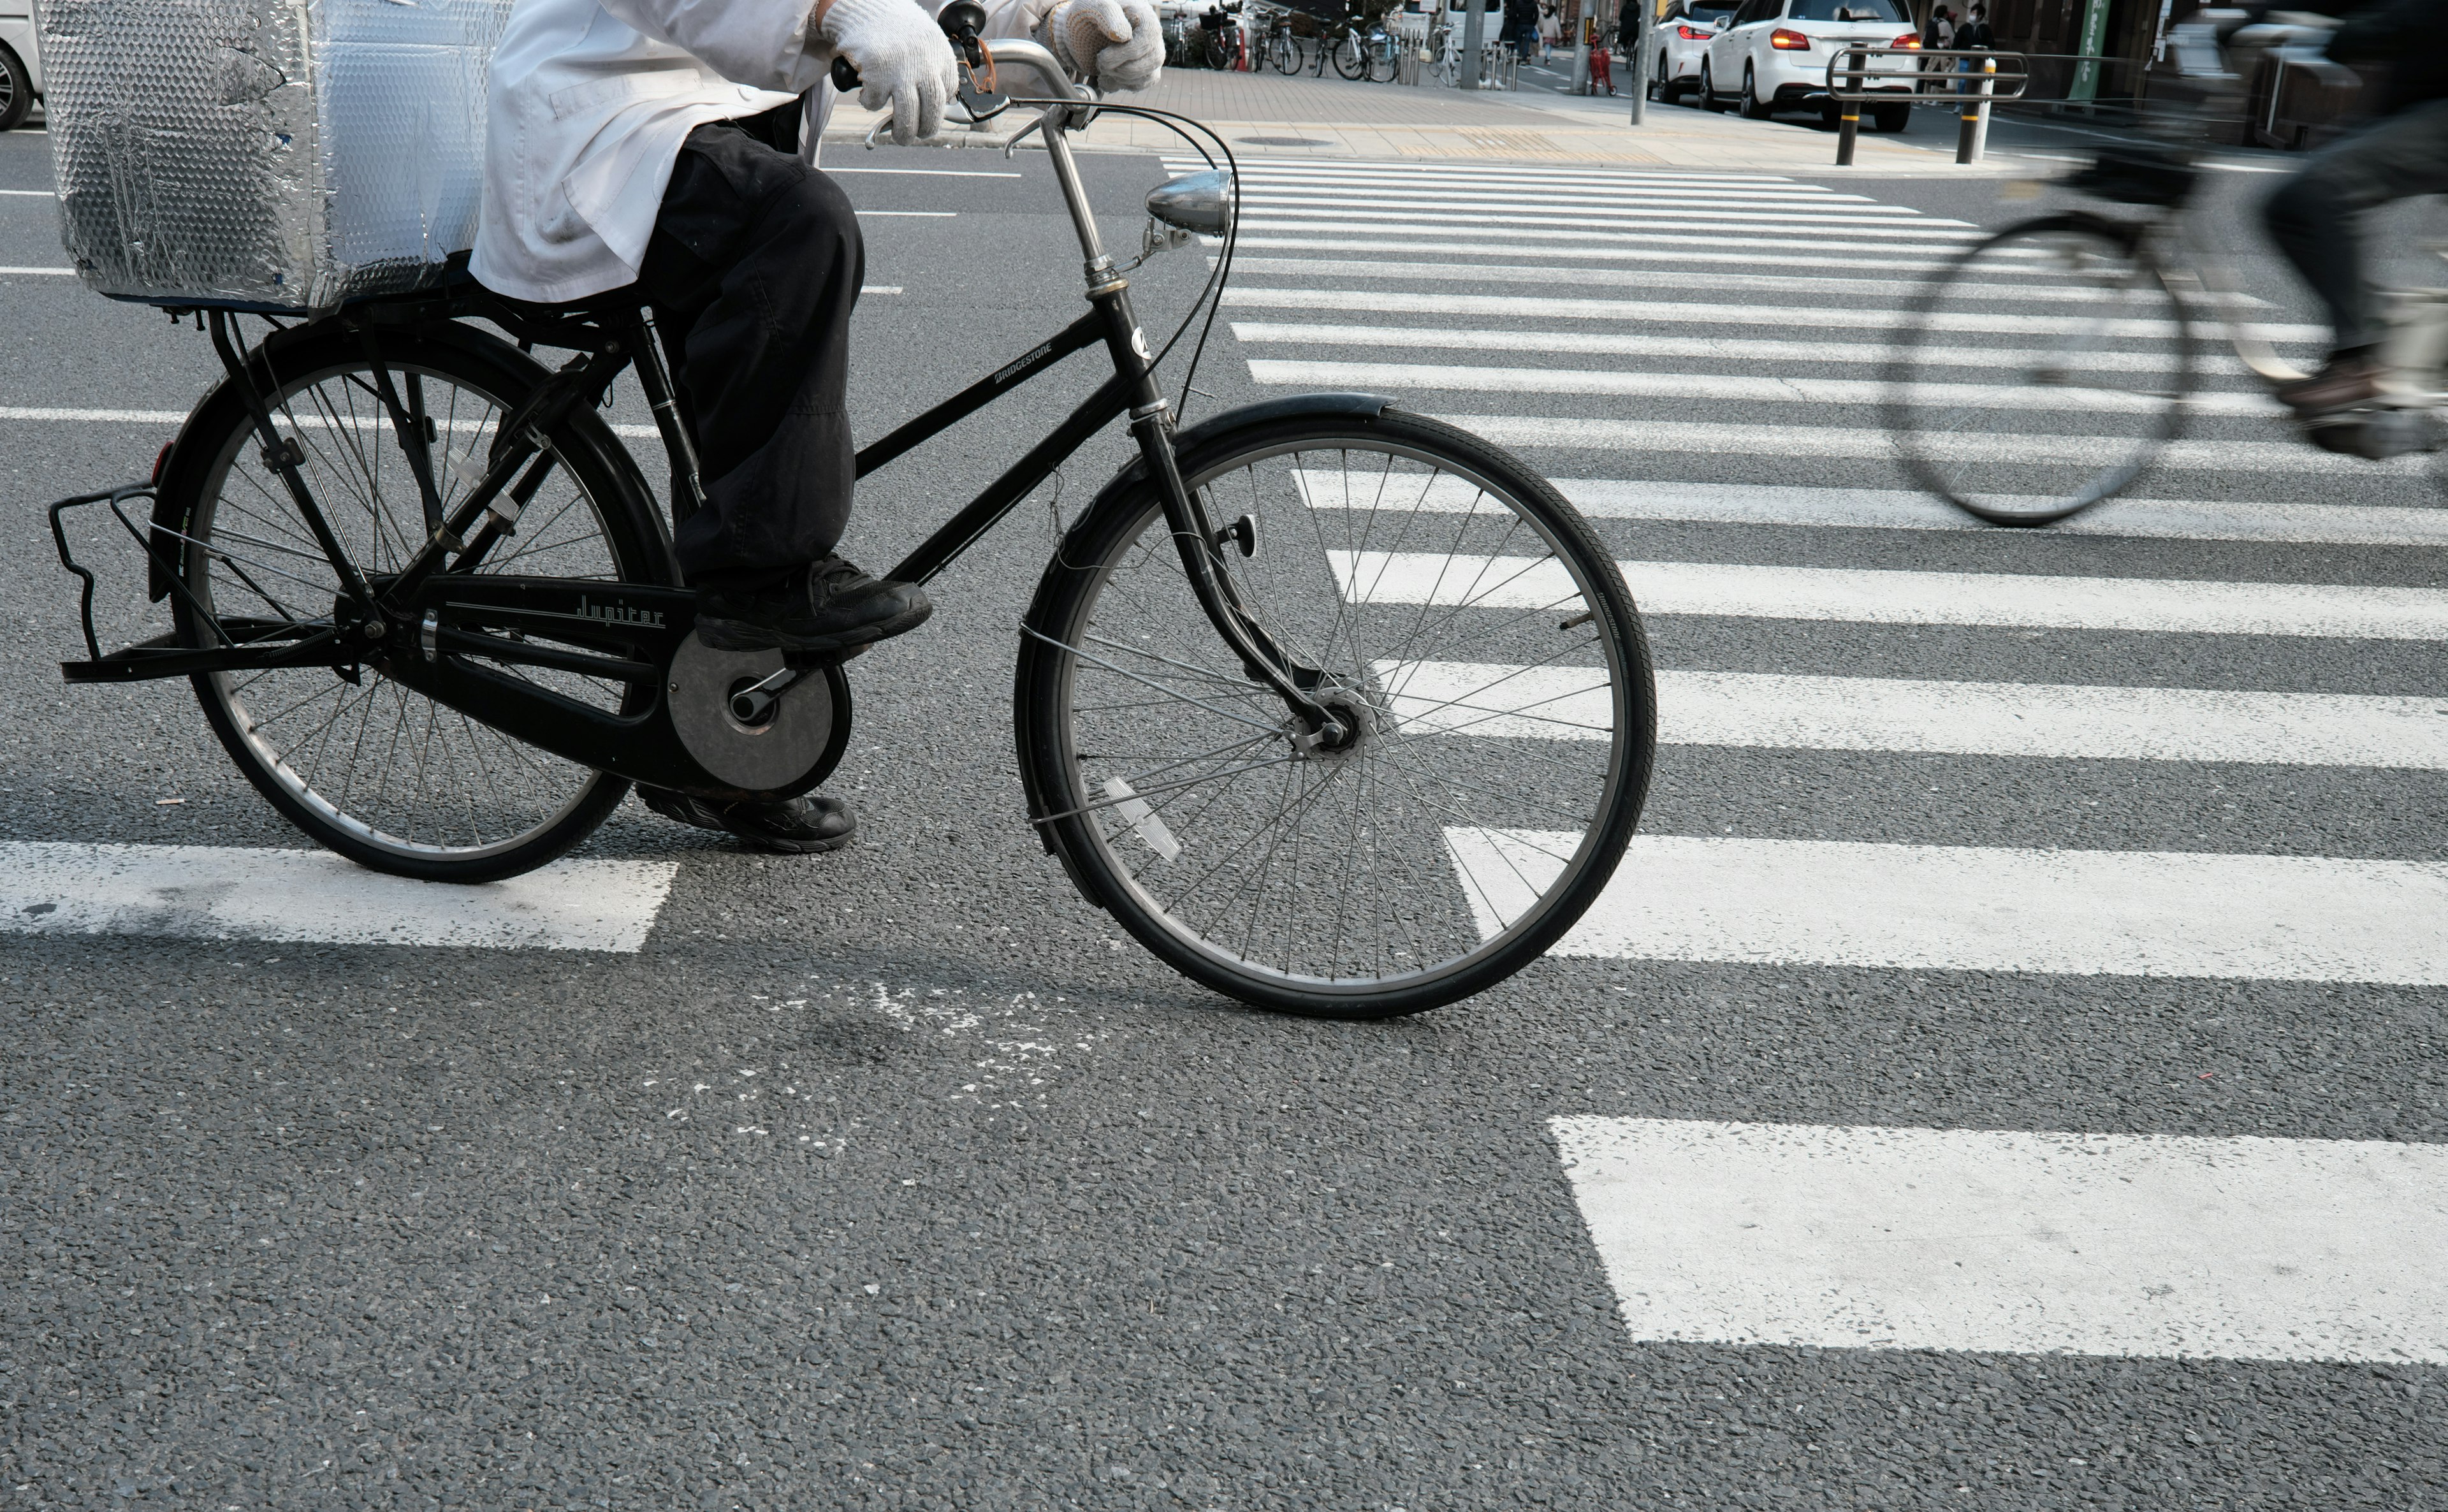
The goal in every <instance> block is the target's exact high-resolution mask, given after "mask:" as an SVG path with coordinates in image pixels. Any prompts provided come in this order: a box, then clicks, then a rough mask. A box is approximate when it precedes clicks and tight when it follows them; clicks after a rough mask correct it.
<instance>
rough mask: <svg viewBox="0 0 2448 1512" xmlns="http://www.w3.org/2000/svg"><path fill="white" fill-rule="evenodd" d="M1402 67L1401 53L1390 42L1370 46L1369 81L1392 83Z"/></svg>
mask: <svg viewBox="0 0 2448 1512" xmlns="http://www.w3.org/2000/svg"><path fill="white" fill-rule="evenodd" d="M1401 69H1402V63H1401V55H1400V54H1399V53H1398V52H1397V51H1396V50H1395V48H1394V45H1393V44H1392V43H1390V42H1379V43H1374V44H1372V45H1371V46H1370V47H1369V48H1368V82H1369V83H1370V84H1391V83H1393V82H1394V75H1395V74H1396V73H1398V72H1400V71H1401Z"/></svg>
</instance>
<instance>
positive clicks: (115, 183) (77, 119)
mask: <svg viewBox="0 0 2448 1512" xmlns="http://www.w3.org/2000/svg"><path fill="white" fill-rule="evenodd" d="M40 10H41V16H40V20H41V25H42V47H43V62H44V66H45V70H46V73H47V75H48V78H47V80H46V83H47V85H48V91H47V98H46V100H45V102H44V108H45V109H46V111H47V112H48V117H49V126H50V134H51V152H52V158H53V162H54V163H55V164H56V165H57V170H58V173H59V188H60V223H61V227H62V231H61V239H62V240H63V241H64V242H65V243H66V244H67V253H68V256H69V257H70V258H73V259H74V260H75V263H76V266H77V271H78V273H79V274H80V275H82V276H83V277H84V278H85V280H86V283H87V284H89V285H91V286H92V287H93V288H95V289H96V290H98V291H100V292H101V293H104V294H106V295H109V296H111V297H114V298H122V299H137V300H143V301H145V302H148V303H155V304H200V305H215V306H223V307H229V308H237V309H256V310H282V311H292V312H298V311H311V310H324V309H329V308H331V307H332V306H335V305H337V304H340V303H342V302H343V301H346V300H349V299H353V298H358V297H364V296H368V295H375V294H390V293H397V292H401V291H405V290H410V289H414V288H418V287H421V286H425V285H429V284H432V283H435V282H438V281H439V280H440V278H441V274H442V266H443V263H444V262H445V260H446V259H448V258H449V257H450V255H451V254H452V253H455V252H463V251H465V250H467V249H468V248H469V246H471V245H473V244H474V241H475V235H476V208H477V204H478V202H479V200H480V198H481V195H482V190H483V185H484V171H485V65H486V62H487V60H488V58H489V56H490V55H491V52H492V48H493V43H494V41H495V40H496V39H497V38H498V37H499V36H500V35H501V31H502V26H503V23H504V22H505V21H507V19H508V17H509V11H510V0H296V3H288V4H283V3H280V0H175V3H170V4H165V3H163V0H41V5H40Z"/></svg>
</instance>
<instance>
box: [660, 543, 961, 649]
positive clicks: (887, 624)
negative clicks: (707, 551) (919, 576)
mask: <svg viewBox="0 0 2448 1512" xmlns="http://www.w3.org/2000/svg"><path fill="white" fill-rule="evenodd" d="M934 612H935V606H934V605H933V604H931V603H928V602H927V595H926V593H925V592H924V591H923V590H922V589H920V588H919V586H918V584H914V583H887V582H883V581H881V580H880V579H876V578H870V577H869V576H868V575H867V574H866V573H864V572H861V571H860V570H858V568H856V567H854V566H851V565H850V564H849V563H847V562H845V561H843V560H842V559H841V558H839V557H827V558H825V559H824V560H823V561H822V562H817V563H813V564H811V565H809V567H808V570H807V572H806V574H805V576H804V577H794V579H793V580H792V581H791V582H790V583H788V584H785V585H783V586H781V587H778V588H769V589H766V590H763V591H750V592H742V591H740V590H738V589H731V588H721V587H711V586H710V587H705V588H701V589H699V590H698V615H697V638H698V640H699V641H704V642H705V643H706V644H707V645H709V646H711V647H713V648H714V649H715V650H717V651H777V650H778V651H797V652H823V651H840V650H843V649H845V648H847V647H850V646H860V645H866V644H868V643H869V642H870V641H882V640H886V639H888V638H889V637H892V636H896V635H899V634H901V633H902V632H904V631H906V630H915V629H916V628H918V626H920V625H922V624H924V623H926V622H927V617H928V615H930V614H932V613H934Z"/></svg>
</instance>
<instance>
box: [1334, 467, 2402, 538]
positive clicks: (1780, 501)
mask: <svg viewBox="0 0 2448 1512" xmlns="http://www.w3.org/2000/svg"><path fill="white" fill-rule="evenodd" d="M1293 476H1294V477H1295V478H1296V479H1297V480H1298V481H1299V484H1300V488H1301V491H1302V497H1303V498H1304V499H1305V500H1306V501H1307V502H1308V503H1309V504H1310V506H1311V507H1316V508H1320V509H1336V508H1342V507H1344V504H1343V497H1344V495H1343V483H1342V474H1340V473H1335V472H1327V471H1322V470H1317V469H1295V471H1294V474H1293ZM1548 481H1550V482H1552V483H1553V484H1554V485H1555V486H1556V487H1557V488H1558V489H1559V490H1560V491H1561V492H1562V493H1563V495H1564V497H1565V498H1567V499H1569V500H1571V501H1572V503H1573V507H1575V508H1577V509H1578V510H1580V511H1581V513H1582V514H1584V515H1586V516H1588V517H1590V518H1591V519H1594V520H1691V521H1700V522H1704V523H1710V524H1722V525H1786V526H1808V527H1813V528H1817V527H1839V528H1865V529H1882V530H1982V531H1988V532H1991V533H1992V534H1995V533H1996V531H1997V527H1996V526H1992V525H1990V524H1988V523H1987V522H1985V521H1981V520H1976V519H1974V518H1973V517H1972V516H1970V515H1968V514H1966V513H1964V512H1963V511H1962V510H1960V509H1959V508H1957V507H1955V506H1953V505H1951V504H1948V503H1946V502H1944V501H1943V500H1940V499H1933V498H1931V497H1930V496H1929V495H1927V494H1925V493H1920V492H1916V491H1914V490H1912V489H1908V488H1805V487H1800V486H1792V487H1783V488H1779V487H1771V486H1768V485H1753V484H1748V483H1644V482H1636V481H1633V480H1630V479H1619V478H1552V479H1550V480H1548ZM1999 502H2001V503H2002V502H2006V501H2003V500H2000V501H1999ZM2028 502H2029V503H2030V504H2033V505H2037V504H2040V503H2042V502H2043V501H2042V499H2041V498H2040V497H2039V496H2037V495H2034V496H2032V497H2031V498H2030V499H2029V501H2028ZM1402 503H1403V507H1406V508H1419V509H1428V510H1434V511H1436V512H1438V513H1444V514H1461V513H1466V512H1469V511H1470V510H1472V509H1474V508H1477V509H1481V510H1482V511H1488V512H1492V511H1494V510H1496V509H1498V508H1499V507H1501V506H1498V505H1495V504H1493V503H1488V502H1485V500H1484V496H1483V495H1482V493H1481V492H1480V490H1479V489H1478V488H1474V487H1472V486H1471V485H1470V484H1468V483H1466V482H1464V481H1463V480H1462V479H1460V478H1456V477H1452V476H1445V477H1441V478H1439V479H1437V480H1436V481H1434V482H1433V483H1431V484H1430V485H1429V486H1428V487H1427V488H1425V489H1424V490H1421V491H1420V492H1419V493H1418V494H1417V495H1414V496H1406V498H1405V499H1404V500H1403V501H1402ZM1362 507H1366V508H1376V507H1381V503H1380V501H1378V500H1375V499H1373V498H1372V499H1369V500H1367V501H1365V502H1364V504H1363V506H1362ZM2043 535H2097V536H2120V537H2139V538H2143V539H2148V540H2161V541H2289V542H2303V543H2306V544H2311V545H2370V546H2400V545H2402V546H2442V545H2448V509H2429V508H2416V507H2397V506H2381V505H2337V504H2228V503H2226V502H2223V501H2220V500H2211V499H2111V500H2110V501H2108V502H2107V503H2106V504H2100V505H2094V506H2093V507H2091V508H2089V509H2086V510H2084V511H2083V512H2082V513H2080V514H2078V515H2075V517H2074V518H2073V519H2071V520H2061V521H2059V522H2057V523H2056V525H2053V526H2044V527H2042V528H2041V529H2038V530H2034V531H2026V532H2024V534H2023V539H2026V540H2028V539H2032V538H2034V537H2036V536H2043Z"/></svg>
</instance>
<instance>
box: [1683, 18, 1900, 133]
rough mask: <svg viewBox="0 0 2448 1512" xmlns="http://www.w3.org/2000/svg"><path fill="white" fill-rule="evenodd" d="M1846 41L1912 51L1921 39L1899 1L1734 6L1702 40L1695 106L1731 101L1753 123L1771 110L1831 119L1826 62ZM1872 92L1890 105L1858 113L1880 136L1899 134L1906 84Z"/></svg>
mask: <svg viewBox="0 0 2448 1512" xmlns="http://www.w3.org/2000/svg"><path fill="white" fill-rule="evenodd" d="M1853 42H1859V43H1865V44H1867V45H1869V46H1871V47H1874V48H1919V47H1920V46H1921V36H1920V34H1919V33H1918V32H1916V31H1915V30H1914V29H1913V24H1912V19H1911V17H1910V16H1908V15H1907V14H1906V13H1905V11H1904V9H1903V4H1902V3H1901V0H1742V9H1740V10H1736V11H1735V12H1734V14H1733V17H1732V19H1731V20H1730V21H1729V22H1728V23H1727V24H1726V29H1724V30H1723V31H1720V32H1718V33H1717V34H1716V35H1715V36H1713V37H1712V38H1710V39H1709V42H1708V45H1707V54H1708V55H1707V56H1706V57H1704V58H1703V59H1701V62H1700V68H1701V72H1700V103H1701V104H1702V105H1706V106H1708V107H1709V108H1710V109H1712V110H1722V109H1724V108H1725V107H1726V103H1727V101H1729V100H1731V101H1733V102H1734V103H1736V104H1737V105H1739V106H1740V107H1741V109H1742V112H1743V114H1744V115H1745V116H1747V117H1749V118H1750V119H1751V120H1753V121H1765V120H1767V119H1768V118H1769V116H1770V115H1772V114H1773V113H1775V112H1776V111H1779V110H1816V111H1819V112H1820V113H1821V114H1822V115H1824V116H1826V117H1828V118H1829V119H1831V120H1832V119H1833V118H1834V117H1835V115H1836V114H1837V111H1838V106H1837V105H1836V102H1834V101H1833V100H1830V99H1829V98H1828V97H1827V62H1828V60H1829V59H1830V58H1833V57H1835V56H1836V55H1837V54H1839V53H1841V52H1842V51H1843V50H1844V48H1845V44H1846V43H1853ZM1884 66H1885V67H1894V64H1893V62H1892V61H1890V62H1889V63H1887V64H1886V65H1884ZM1730 85H1731V86H1732V87H1731V89H1730V88H1729V87H1728V86H1730ZM1876 88H1877V89H1878V90H1879V91H1880V92H1883V93H1893V94H1895V95H1896V96H1898V102H1897V103H1896V104H1894V105H1871V106H1869V107H1867V108H1866V109H1865V114H1867V115H1868V116H1869V117H1870V119H1871V120H1872V121H1873V122H1875V123H1876V124H1877V125H1878V128H1879V129H1880V130H1882V131H1902V130H1903V129H1904V127H1905V126H1906V125H1908V124H1910V123H1911V121H1912V105H1910V104H1909V102H1910V100H1911V98H1912V94H1913V85H1912V84H1911V83H1910V82H1908V81H1899V82H1897V83H1896V84H1894V85H1892V86H1887V85H1880V86H1876Z"/></svg>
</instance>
